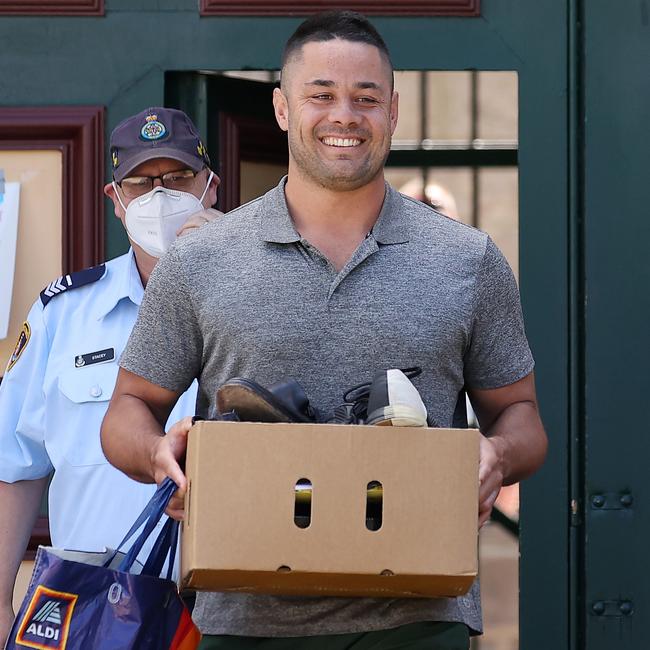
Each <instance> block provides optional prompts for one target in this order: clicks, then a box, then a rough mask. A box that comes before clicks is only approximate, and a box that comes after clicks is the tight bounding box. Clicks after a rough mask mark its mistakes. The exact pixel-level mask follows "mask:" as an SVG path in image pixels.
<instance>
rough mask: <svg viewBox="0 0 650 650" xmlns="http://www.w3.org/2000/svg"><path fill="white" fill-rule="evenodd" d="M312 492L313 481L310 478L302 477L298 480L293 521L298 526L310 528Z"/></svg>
mask: <svg viewBox="0 0 650 650" xmlns="http://www.w3.org/2000/svg"><path fill="white" fill-rule="evenodd" d="M312 492H313V490H312V485H311V481H310V480H309V479H308V478H301V479H298V480H297V481H296V485H295V488H294V494H295V505H294V510H293V522H294V523H295V524H296V526H298V528H309V525H310V524H311V500H312Z"/></svg>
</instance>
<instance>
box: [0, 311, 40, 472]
mask: <svg viewBox="0 0 650 650" xmlns="http://www.w3.org/2000/svg"><path fill="white" fill-rule="evenodd" d="M49 351H50V344H49V338H48V334H47V329H46V327H45V320H44V317H43V308H42V306H41V304H40V302H36V303H35V304H34V306H33V307H32V309H31V310H30V312H29V315H28V317H27V320H26V321H25V324H24V325H23V329H22V331H21V335H20V338H19V341H18V342H17V344H16V348H15V350H14V354H13V355H12V359H11V361H10V363H9V365H8V366H7V371H6V372H5V375H4V377H3V378H2V384H0V481H5V482H6V483H13V482H15V481H24V480H31V479H37V478H42V477H44V476H47V475H48V474H50V473H51V471H52V464H51V462H50V458H49V456H48V454H47V450H46V448H45V442H44V438H45V394H44V390H43V384H44V381H45V371H46V369H47V363H48V359H49Z"/></svg>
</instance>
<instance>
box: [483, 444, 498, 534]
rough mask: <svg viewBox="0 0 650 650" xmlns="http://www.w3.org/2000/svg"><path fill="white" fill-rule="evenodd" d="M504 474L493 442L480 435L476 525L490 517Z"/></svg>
mask: <svg viewBox="0 0 650 650" xmlns="http://www.w3.org/2000/svg"><path fill="white" fill-rule="evenodd" d="M503 480H504V475H503V468H502V463H501V461H500V458H499V452H498V449H497V446H496V445H495V442H494V441H493V440H490V438H486V437H485V436H483V435H482V436H481V440H480V447H479V463H478V484H479V491H478V525H479V528H481V527H482V526H483V525H484V524H485V522H486V521H487V520H488V519H489V518H490V513H491V512H492V507H493V506H494V502H495V501H496V500H497V497H498V496H499V491H500V490H501V487H502V485H503Z"/></svg>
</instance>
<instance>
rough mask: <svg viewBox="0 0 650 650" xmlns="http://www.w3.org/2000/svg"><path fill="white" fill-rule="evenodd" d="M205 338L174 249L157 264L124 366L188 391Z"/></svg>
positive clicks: (168, 385)
mask: <svg viewBox="0 0 650 650" xmlns="http://www.w3.org/2000/svg"><path fill="white" fill-rule="evenodd" d="M202 351H203V338H202V335H201V331H200V329H199V326H198V322H197V319H196V314H195V310H194V308H193V303H192V300H191V298H190V295H189V291H188V289H187V284H186V281H185V273H184V269H183V265H182V263H181V260H180V259H179V257H178V254H177V252H176V249H175V248H173V247H172V248H171V249H170V250H169V251H167V253H166V254H165V255H164V256H163V257H162V258H161V259H160V260H159V261H158V263H157V264H156V267H155V268H154V270H153V272H152V274H151V277H150V278H149V281H148V282H147V287H146V289H145V292H144V298H143V300H142V304H141V305H140V310H139V312H138V318H137V321H136V323H135V327H134V328H133V331H132V332H131V336H130V337H129V341H128V343H127V345H126V348H125V349H124V352H123V353H122V356H121V358H120V362H119V363H120V366H121V367H122V368H125V369H126V370H128V371H130V372H133V373H135V374H136V375H139V376H140V377H143V378H144V379H146V380H147V381H150V382H151V383H153V384H156V385H158V386H162V387H163V388H166V389H168V390H172V391H175V392H178V393H182V392H184V391H185V390H186V389H187V388H188V387H189V386H190V384H191V383H192V381H193V379H194V378H195V377H197V376H198V374H199V371H200V368H201V358H202Z"/></svg>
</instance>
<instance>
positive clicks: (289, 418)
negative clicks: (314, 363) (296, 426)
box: [217, 377, 318, 423]
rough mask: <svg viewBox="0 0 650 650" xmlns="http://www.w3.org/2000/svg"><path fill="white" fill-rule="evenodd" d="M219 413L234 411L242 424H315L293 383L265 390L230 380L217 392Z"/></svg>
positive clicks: (304, 398) (311, 410) (244, 381)
mask: <svg viewBox="0 0 650 650" xmlns="http://www.w3.org/2000/svg"><path fill="white" fill-rule="evenodd" d="M217 408H218V410H219V412H220V413H225V412H226V411H234V412H235V413H236V414H237V416H238V417H239V419H240V420H241V421H243V422H305V423H307V422H310V423H314V422H316V421H317V420H318V416H317V413H316V411H315V409H314V408H313V407H312V406H311V405H310V404H309V399H308V398H307V395H306V394H305V391H304V390H303V388H302V386H301V385H300V384H299V383H298V382H297V381H294V380H293V379H290V380H289V381H286V382H282V383H280V384H274V385H273V386H270V387H269V388H268V389H267V388H264V387H263V386H260V385H259V384H258V383H256V382H254V381H252V380H251V379H244V378H242V377H234V378H233V379H229V380H228V381H227V382H226V383H225V384H222V385H221V386H219V388H218V389H217Z"/></svg>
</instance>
